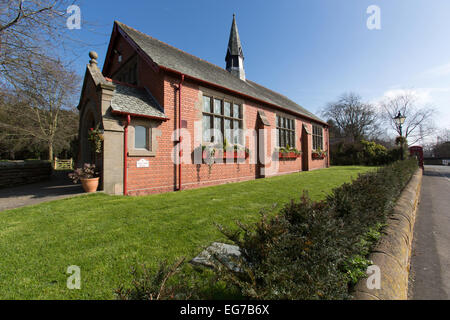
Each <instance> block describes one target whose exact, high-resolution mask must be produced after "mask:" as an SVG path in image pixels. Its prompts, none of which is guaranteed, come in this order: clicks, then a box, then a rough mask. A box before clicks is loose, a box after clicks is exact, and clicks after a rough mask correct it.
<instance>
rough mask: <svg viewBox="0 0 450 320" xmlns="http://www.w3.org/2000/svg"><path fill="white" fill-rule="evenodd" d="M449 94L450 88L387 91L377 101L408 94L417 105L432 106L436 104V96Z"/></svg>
mask: <svg viewBox="0 0 450 320" xmlns="http://www.w3.org/2000/svg"><path fill="white" fill-rule="evenodd" d="M449 92H450V88H415V89H389V90H387V91H385V92H384V93H383V96H382V97H381V98H379V99H378V101H380V100H384V99H386V98H394V97H397V96H399V95H402V94H405V93H408V94H411V95H412V96H413V97H415V98H416V101H417V103H418V104H422V105H423V104H431V105H433V104H434V103H435V102H436V96H437V95H440V94H442V93H449Z"/></svg>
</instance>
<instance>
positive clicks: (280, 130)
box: [277, 116, 296, 148]
mask: <svg viewBox="0 0 450 320" xmlns="http://www.w3.org/2000/svg"><path fill="white" fill-rule="evenodd" d="M287 146H289V147H291V148H296V143H295V120H294V119H289V118H285V117H282V116H277V147H280V148H286V147H287Z"/></svg>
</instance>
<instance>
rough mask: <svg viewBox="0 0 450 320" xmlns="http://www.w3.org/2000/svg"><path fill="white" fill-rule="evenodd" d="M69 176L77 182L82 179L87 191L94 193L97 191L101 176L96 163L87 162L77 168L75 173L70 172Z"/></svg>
mask: <svg viewBox="0 0 450 320" xmlns="http://www.w3.org/2000/svg"><path fill="white" fill-rule="evenodd" d="M69 177H70V178H71V179H72V181H73V183H75V184H77V183H78V182H79V181H81V185H82V186H83V189H84V191H85V192H87V193H93V192H96V191H97V188H98V183H99V180H100V178H99V177H98V174H97V171H96V170H95V165H94V164H89V163H85V164H84V166H83V168H78V169H76V170H75V171H74V172H73V173H70V174H69Z"/></svg>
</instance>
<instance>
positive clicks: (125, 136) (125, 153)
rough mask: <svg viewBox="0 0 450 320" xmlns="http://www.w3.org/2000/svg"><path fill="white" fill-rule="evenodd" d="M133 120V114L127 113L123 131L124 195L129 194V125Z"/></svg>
mask: <svg viewBox="0 0 450 320" xmlns="http://www.w3.org/2000/svg"><path fill="white" fill-rule="evenodd" d="M130 122H131V116H130V115H127V121H126V122H125V127H124V133H123V139H124V142H123V195H124V196H127V195H128V184H127V183H128V179H127V178H128V126H129V125H130Z"/></svg>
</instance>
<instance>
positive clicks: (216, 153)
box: [202, 145, 250, 160]
mask: <svg viewBox="0 0 450 320" xmlns="http://www.w3.org/2000/svg"><path fill="white" fill-rule="evenodd" d="M202 151H203V160H207V159H210V158H213V159H247V158H248V157H249V155H250V150H249V149H248V148H246V147H244V146H241V145H234V146H232V147H228V146H227V145H224V146H213V145H211V146H205V145H204V146H202Z"/></svg>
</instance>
